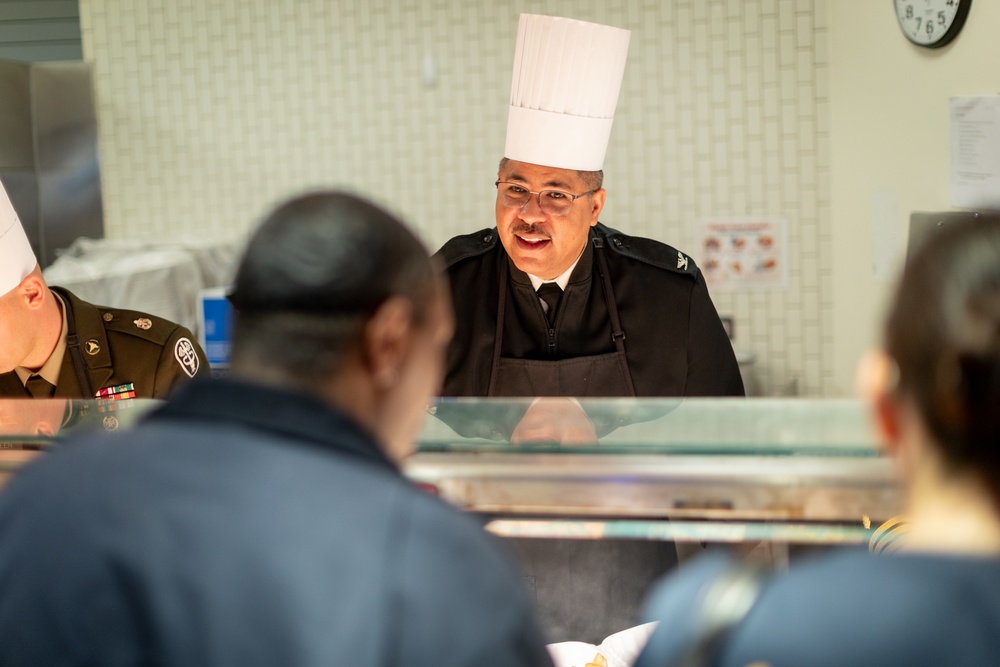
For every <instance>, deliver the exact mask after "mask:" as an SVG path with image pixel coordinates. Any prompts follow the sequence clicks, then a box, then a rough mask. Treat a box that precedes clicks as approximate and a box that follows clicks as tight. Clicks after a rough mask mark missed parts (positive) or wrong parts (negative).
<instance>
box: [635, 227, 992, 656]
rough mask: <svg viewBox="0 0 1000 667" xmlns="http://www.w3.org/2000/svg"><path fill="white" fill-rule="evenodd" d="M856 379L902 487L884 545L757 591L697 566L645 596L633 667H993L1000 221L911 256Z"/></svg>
mask: <svg viewBox="0 0 1000 667" xmlns="http://www.w3.org/2000/svg"><path fill="white" fill-rule="evenodd" d="M859 379H860V384H861V385H862V387H863V390H864V394H865V396H866V398H867V400H868V402H869V403H870V405H871V406H872V411H873V414H874V417H875V425H876V430H877V433H878V435H879V439H880V441H881V442H882V443H883V444H884V446H885V447H886V449H887V451H888V452H889V453H890V454H891V455H892V456H893V458H894V460H895V462H896V464H897V469H898V472H899V477H900V481H901V484H902V488H903V493H904V501H905V508H906V509H905V514H904V517H905V521H904V523H903V524H902V529H901V530H898V531H896V533H897V536H896V537H895V539H894V540H893V541H891V542H889V543H886V544H883V545H882V546H883V548H882V549H881V550H877V551H878V553H875V554H870V553H868V552H864V551H855V550H843V551H837V552H835V553H831V554H827V555H824V556H821V557H818V558H816V559H813V560H810V561H803V562H800V563H797V564H793V566H792V567H791V569H790V571H789V572H787V573H785V574H782V575H775V576H773V577H772V578H770V579H763V580H761V579H759V578H757V577H753V576H747V574H746V573H741V572H739V571H736V570H734V569H733V568H732V567H730V566H729V565H727V564H726V563H724V562H721V561H709V560H706V561H705V562H703V563H699V564H692V566H691V567H690V568H689V569H686V570H684V571H682V572H681V573H680V574H679V575H678V576H676V577H675V578H672V579H668V580H667V581H666V582H664V583H663V584H662V585H661V586H660V588H658V589H657V590H656V591H655V592H654V593H653V595H652V596H651V600H650V603H649V606H648V617H649V618H650V620H659V621H660V626H659V627H658V629H657V631H656V632H655V633H654V634H653V636H652V638H651V640H650V642H649V644H648V645H647V646H646V649H645V652H644V653H643V655H642V656H641V657H640V659H639V661H638V662H637V663H636V664H637V665H638V666H639V667H654V666H655V667H666V666H667V665H692V664H712V665H718V666H720V667H727V666H730V665H732V666H734V667H735V666H737V665H738V666H740V667H742V666H744V665H750V664H761V665H772V666H773V667H781V666H783V665H795V666H824V665H829V666H830V667H833V666H834V665H836V666H837V667H840V666H841V665H853V666H855V667H865V666H868V665H871V666H872V667H875V666H876V665H877V666H878V667H885V666H886V665H899V666H901V667H902V666H903V665H906V666H910V665H928V666H930V665H941V666H942V667H943V666H948V667H950V666H952V665H962V666H963V667H979V666H982V667H986V666H991V667H992V666H993V665H998V664H1000V642H998V641H997V632H998V629H1000V225H997V224H990V223H981V222H978V221H969V222H963V223H959V224H955V225H953V226H948V227H944V228H943V229H942V230H940V231H938V232H937V233H936V234H934V235H932V236H930V237H929V238H928V239H927V240H926V241H925V242H924V243H923V244H922V245H921V247H920V249H919V250H918V251H917V252H916V254H915V255H914V256H913V257H912V258H911V259H910V260H909V262H908V263H907V265H906V267H905V269H904V272H903V276H902V279H901V281H900V284H899V286H898V288H897V291H896V293H895V297H894V299H893V303H892V306H891V307H890V309H889V313H888V317H887V319H886V324H885V334H884V348H883V349H882V350H881V351H879V352H875V353H873V354H871V355H870V356H869V357H868V358H867V359H866V360H865V361H864V362H863V364H862V367H861V370H860V373H859ZM723 591H727V592H728V595H725V596H722V595H721V593H722V592H723ZM713 595H715V596H717V597H716V600H717V603H716V604H712V603H711V599H712V597H713ZM723 597H724V598H726V599H728V601H729V602H730V606H729V607H728V608H727V607H726V606H725V605H723V604H722V603H721V602H718V600H721V599H722V598H723ZM692 610H697V611H694V612H693V611H692ZM708 618H714V619H716V620H720V619H721V623H720V625H718V626H716V627H714V628H711V629H712V630H714V631H715V634H714V636H713V634H712V633H709V632H706V630H708V629H709V628H708V625H709V624H708V623H706V622H704V621H705V619H708ZM727 625H728V626H730V629H729V631H728V633H727V634H725V635H724V636H723V638H722V639H721V640H720V639H719V636H718V631H719V628H720V627H726V626H727ZM698 637H701V638H703V639H704V638H706V637H711V638H712V639H714V640H716V643H715V644H713V645H712V646H713V648H712V650H707V648H708V645H707V644H705V643H704V642H700V641H698V640H697V639H696V638H698ZM694 656H698V657H700V658H701V660H700V661H696V662H692V661H691V659H692V658H693V657H694Z"/></svg>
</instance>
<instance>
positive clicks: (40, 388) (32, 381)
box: [24, 375, 56, 398]
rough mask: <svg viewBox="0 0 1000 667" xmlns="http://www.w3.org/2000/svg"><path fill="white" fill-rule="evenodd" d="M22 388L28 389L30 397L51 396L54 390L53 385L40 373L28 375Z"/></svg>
mask: <svg viewBox="0 0 1000 667" xmlns="http://www.w3.org/2000/svg"><path fill="white" fill-rule="evenodd" d="M24 388H25V389H27V390H28V393H29V394H31V397H32V398H52V394H53V393H54V392H55V390H56V388H55V385H53V384H51V383H49V381H48V380H46V379H45V378H43V377H42V376H41V375H32V376H30V377H29V378H28V381H27V382H25V383H24Z"/></svg>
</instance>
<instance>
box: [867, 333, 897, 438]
mask: <svg viewBox="0 0 1000 667" xmlns="http://www.w3.org/2000/svg"><path fill="white" fill-rule="evenodd" d="M898 382H899V369H898V367H897V366H896V361H895V360H894V359H893V358H892V357H890V356H889V355H888V354H886V353H885V352H884V351H882V350H873V351H871V352H869V353H868V354H866V355H865V356H864V357H863V358H862V359H861V363H860V364H859V365H858V378H857V384H858V393H859V394H860V395H861V398H862V399H863V400H864V401H865V403H866V404H867V405H868V408H869V410H870V411H871V414H872V417H873V419H874V422H875V434H876V436H877V437H878V441H879V444H880V445H881V446H882V447H884V448H885V449H887V450H889V451H891V452H895V451H896V450H897V449H898V447H899V443H900V440H901V434H902V425H901V406H900V403H899V399H898V398H897V396H896V393H895V390H896V385H897V383H898Z"/></svg>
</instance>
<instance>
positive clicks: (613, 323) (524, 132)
mask: <svg viewBox="0 0 1000 667" xmlns="http://www.w3.org/2000/svg"><path fill="white" fill-rule="evenodd" d="M629 39H630V33H629V31H628V30H623V29H620V28H616V27H612V26H606V25H598V24H594V23H589V22H585V21H576V20H572V19H568V18H563V17H554V16H538V15H531V14H522V15H521V17H520V21H519V24H518V37H517V46H516V47H515V62H514V68H513V77H512V78H513V81H512V84H511V98H510V107H509V115H508V117H507V139H506V144H505V147H504V154H503V155H504V157H503V159H502V160H501V161H500V164H499V168H498V171H497V180H496V183H495V185H496V206H495V216H496V226H495V227H494V228H492V229H483V230H480V231H477V232H474V233H471V234H465V235H462V236H457V237H455V238H453V239H451V240H449V241H448V242H447V243H445V244H444V246H443V247H442V248H441V249H440V250H439V251H438V257H440V258H441V260H442V263H443V265H444V266H445V269H446V271H447V273H448V276H449V277H450V279H451V289H452V298H453V300H454V303H455V312H456V314H457V322H456V333H455V337H454V340H453V342H452V345H451V349H450V350H449V355H448V370H447V373H446V375H445V381H444V389H443V393H444V395H445V396H529V397H538V396H574V397H584V396H586V397H592V396H596V397H605V396H743V395H744V388H743V381H742V378H741V375H740V370H739V365H738V363H737V361H736V354H735V352H734V351H733V347H732V344H731V343H730V340H729V337H728V335H727V333H726V331H725V328H724V327H723V325H722V321H721V319H720V318H719V315H718V313H717V312H716V310H715V306H714V305H713V303H712V299H711V297H710V296H709V293H708V289H707V287H706V285H705V278H704V276H702V274H701V272H700V270H699V269H698V267H697V266H696V265H695V262H694V260H693V259H692V258H691V257H689V256H688V255H686V254H684V253H683V252H680V251H679V250H677V249H675V248H672V247H671V246H668V245H666V244H664V243H660V242H659V241H655V240H652V239H646V238H640V237H635V236H629V235H627V234H625V233H622V232H620V231H618V230H616V229H612V228H611V227H608V226H606V225H604V224H603V223H602V222H601V221H600V216H601V213H602V211H603V210H604V205H605V202H606V201H607V197H608V191H607V190H606V189H605V188H604V171H603V169H604V158H605V153H606V151H607V147H608V141H609V137H610V134H611V126H612V121H613V120H614V115H615V107H616V104H617V101H618V92H619V89H620V87H621V83H622V78H623V76H624V72H625V60H626V56H627V53H628V46H629ZM595 431H596V432H598V433H599V432H600V425H598V426H597V428H595Z"/></svg>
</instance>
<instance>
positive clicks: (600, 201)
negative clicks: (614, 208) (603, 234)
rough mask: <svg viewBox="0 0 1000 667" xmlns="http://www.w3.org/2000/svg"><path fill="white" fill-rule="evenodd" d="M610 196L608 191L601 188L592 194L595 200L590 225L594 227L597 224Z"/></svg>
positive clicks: (591, 210)
mask: <svg viewBox="0 0 1000 667" xmlns="http://www.w3.org/2000/svg"><path fill="white" fill-rule="evenodd" d="M607 197H608V191H607V190H605V189H604V188H601V189H600V190H598V191H597V192H595V193H594V194H592V195H591V199H592V200H593V202H592V205H591V209H590V226H591V227H593V226H594V225H596V224H597V219H598V218H599V217H600V216H601V211H602V210H603V209H604V202H605V200H606V199H607Z"/></svg>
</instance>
